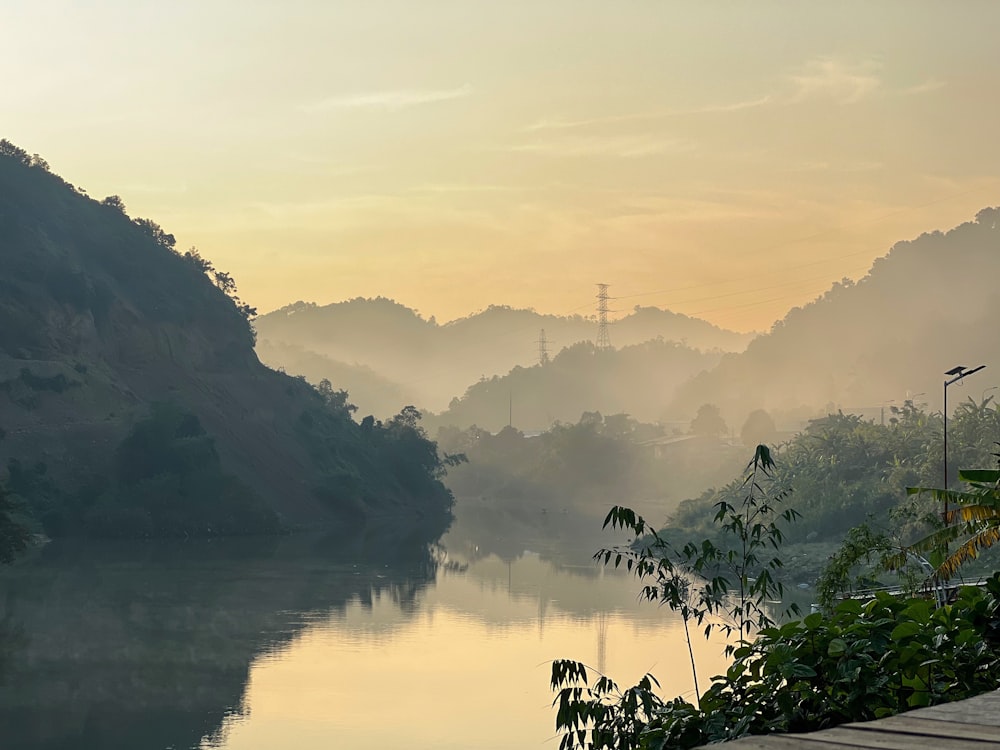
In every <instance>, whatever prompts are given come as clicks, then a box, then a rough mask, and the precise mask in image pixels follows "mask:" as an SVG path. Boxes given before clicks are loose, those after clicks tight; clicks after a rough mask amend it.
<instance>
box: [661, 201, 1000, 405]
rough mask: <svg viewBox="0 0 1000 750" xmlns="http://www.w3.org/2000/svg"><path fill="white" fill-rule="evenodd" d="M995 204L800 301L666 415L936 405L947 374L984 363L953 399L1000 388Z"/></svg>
mask: <svg viewBox="0 0 1000 750" xmlns="http://www.w3.org/2000/svg"><path fill="white" fill-rule="evenodd" d="M998 272H1000V209H997V208H986V209H983V210H982V211H980V212H979V213H978V214H977V215H976V218H975V220H974V221H971V222H967V223H965V224H962V225H960V226H958V227H955V228H954V229H952V230H950V231H948V232H933V233H931V234H924V235H921V236H920V237H918V238H917V239H915V240H912V241H907V242H899V243H897V244H896V245H895V246H894V247H893V248H892V249H891V251H890V252H889V253H888V254H887V255H886V256H884V257H882V258H879V259H878V260H876V261H875V263H874V264H873V265H872V268H871V270H870V271H869V273H868V274H867V275H866V276H865V277H864V278H862V279H861V280H859V281H858V282H857V283H852V282H850V281H845V282H842V283H838V284H835V285H834V286H833V287H832V288H831V289H830V290H829V291H828V292H827V293H826V294H824V295H823V296H822V297H820V298H819V299H817V300H815V301H814V302H812V303H811V304H808V305H806V306H805V307H802V308H795V309H793V310H792V311H791V312H789V313H788V314H787V315H786V316H785V318H784V319H783V320H782V321H780V322H778V323H777V324H776V325H775V326H774V328H773V329H772V330H771V332H770V333H768V334H766V335H763V336H760V337H758V338H757V339H755V340H754V341H752V342H751V343H750V345H749V346H748V347H747V349H746V351H745V352H743V353H740V354H731V355H727V356H726V357H724V358H723V360H722V362H720V364H719V366H718V367H716V368H715V369H714V370H712V371H711V372H707V373H703V374H701V375H700V376H698V377H696V378H695V379H694V380H692V381H691V382H690V383H687V384H686V385H685V386H684V387H682V388H681V389H679V391H678V392H677V396H676V398H675V400H674V404H673V406H672V407H671V413H672V414H674V415H676V416H677V417H678V418H683V417H684V416H690V414H691V413H692V411H693V409H694V408H697V405H698V404H702V403H714V404H716V405H718V406H719V407H720V408H721V410H722V413H723V415H724V416H725V418H726V419H727V420H728V421H730V422H731V423H733V422H735V423H739V421H740V420H741V419H742V418H744V417H745V415H746V414H747V413H748V412H749V411H751V410H753V409H756V408H759V407H763V408H766V409H769V410H771V411H773V412H781V411H793V410H800V411H801V410H802V408H803V407H808V408H807V409H806V411H815V410H824V409H825V411H823V413H826V411H830V410H835V409H837V408H840V409H843V411H844V412H854V413H861V414H864V415H866V416H868V417H872V416H877V414H878V413H879V409H880V407H881V406H882V405H885V406H886V407H887V409H888V405H891V404H893V403H895V404H897V405H900V404H902V403H903V402H904V400H905V399H906V398H907V397H910V398H913V399H915V400H916V401H917V402H922V403H927V404H929V405H930V407H931V408H940V406H941V399H942V393H941V391H942V385H941V384H942V381H943V380H944V372H945V371H946V370H949V369H951V368H952V367H953V366H956V365H964V366H966V367H973V366H975V365H979V364H986V365H988V367H989V369H987V370H985V371H984V372H983V373H982V374H979V375H976V376H975V377H974V378H972V379H970V380H968V381H966V382H964V383H963V384H962V385H961V386H954V387H953V388H952V389H950V394H949V397H950V398H954V399H955V400H954V402H953V403H955V404H957V403H958V402H959V400H963V399H964V398H966V396H968V395H972V396H974V398H975V400H977V401H978V400H979V399H980V396H981V395H982V391H983V390H985V389H987V388H989V387H991V386H993V385H995V384H997V383H1000V349H998V348H997V347H996V345H995V341H996V336H997V321H998V320H1000V290H998V287H997V281H996V280H997V274H998Z"/></svg>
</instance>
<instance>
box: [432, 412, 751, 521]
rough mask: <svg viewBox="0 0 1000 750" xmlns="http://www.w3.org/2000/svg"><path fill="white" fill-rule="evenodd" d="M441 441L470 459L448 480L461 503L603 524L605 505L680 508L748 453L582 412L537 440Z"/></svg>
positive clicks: (455, 432)
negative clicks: (496, 501) (478, 501)
mask: <svg viewBox="0 0 1000 750" xmlns="http://www.w3.org/2000/svg"><path fill="white" fill-rule="evenodd" d="M678 438H679V439H678ZM437 439H438V442H439V443H440V445H441V446H442V447H443V448H444V449H445V450H447V451H449V452H454V453H459V452H460V453H464V454H465V455H466V456H468V458H469V463H468V464H467V465H465V466H462V467H459V468H457V469H456V470H455V471H454V472H451V473H450V475H449V480H448V484H449V486H450V487H451V488H452V490H453V491H454V492H455V493H456V494H457V495H459V496H473V497H489V498H500V499H502V500H503V502H504V503H505V505H507V506H510V507H514V506H516V505H517V504H518V503H519V502H521V503H523V504H525V505H526V506H527V505H529V504H531V505H534V506H537V505H539V504H542V506H543V507H548V506H551V505H553V504H556V503H558V505H559V506H560V507H565V506H566V505H568V504H572V507H573V509H574V510H576V511H585V512H587V511H589V512H590V514H591V515H592V516H597V517H599V518H600V517H603V516H604V514H605V513H606V512H607V506H608V501H607V498H608V497H615V498H617V499H618V500H619V501H621V502H627V501H628V502H635V503H638V502H641V501H646V500H649V499H651V498H656V499H657V500H659V501H661V502H662V501H672V502H676V501H679V500H680V499H682V498H684V497H686V496H690V494H691V493H693V492H697V491H698V490H699V489H700V488H701V487H704V486H705V484H707V483H708V482H711V481H712V480H713V479H714V478H715V477H717V476H718V475H720V474H722V475H724V476H725V475H728V474H731V473H733V472H735V471H738V470H739V468H740V466H741V465H742V464H743V463H744V459H743V449H742V448H741V447H740V446H734V445H733V444H732V443H731V442H729V441H725V440H720V439H719V438H717V437H715V436H691V435H685V436H667V435H666V434H665V430H664V428H663V427H661V426H659V425H652V424H643V423H641V422H639V421H637V420H635V419H633V418H631V417H630V416H628V415H627V414H611V415H607V416H604V415H602V414H600V412H585V413H584V414H583V415H582V416H581V417H580V419H579V420H578V421H577V422H576V423H575V424H571V423H565V424H564V423H560V424H556V425H554V426H553V427H552V428H551V429H549V430H547V431H545V432H543V433H541V434H537V435H526V434H525V433H523V432H521V431H520V430H517V429H515V428H513V427H505V428H504V429H502V430H500V431H499V432H497V433H496V434H491V433H490V432H488V431H487V430H483V429H480V428H479V427H471V428H469V429H467V430H459V429H457V428H441V429H440V430H439V431H438V436H437Z"/></svg>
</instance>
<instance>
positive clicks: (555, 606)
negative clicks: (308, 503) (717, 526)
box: [0, 509, 725, 750]
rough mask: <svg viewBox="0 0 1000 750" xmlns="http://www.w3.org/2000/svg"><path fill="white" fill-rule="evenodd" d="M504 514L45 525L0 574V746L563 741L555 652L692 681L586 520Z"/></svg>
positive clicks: (92, 749)
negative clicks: (430, 519)
mask: <svg viewBox="0 0 1000 750" xmlns="http://www.w3.org/2000/svg"><path fill="white" fill-rule="evenodd" d="M509 521H510V519H501V518H498V517H496V516H491V515H490V514H488V513H485V512H475V513H473V512H470V511H465V512H463V511H462V510H461V509H460V511H459V520H458V522H457V523H456V525H455V526H454V527H453V528H452V530H451V531H450V532H449V533H448V534H447V535H446V536H445V537H444V538H443V539H442V540H440V542H439V543H437V544H435V545H431V546H428V545H427V544H426V540H425V539H422V538H421V537H420V536H419V535H418V534H413V535H411V536H405V535H403V536H400V535H399V534H395V535H392V536H385V535H380V534H374V533H373V534H371V535H370V536H369V537H368V538H352V539H350V540H343V539H341V540H330V539H307V538H283V539H278V540H273V539H272V540H230V541H225V542H212V543H196V544H193V543H156V544H149V543H145V544H141V545H140V544H103V545H69V544H57V543H53V544H51V545H48V547H47V548H45V549H44V550H42V551H41V552H40V553H38V554H36V555H35V556H33V557H32V558H31V559H29V560H26V561H23V562H22V563H20V564H18V565H16V566H14V567H13V568H11V569H9V570H6V571H4V572H3V573H0V680H2V684H0V747H3V748H5V750H6V749H7V748H10V749H11V750H15V749H20V748H24V749H25V750H35V749H40V748H46V749H50V748H51V749H55V748H75V749H77V750H97V749H98V748H100V749H102V750H103V749H104V748H109V749H111V748H114V749H117V748H122V749H123V750H124V749H126V748H127V749H128V750H135V749H139V748H178V749H179V748H225V749H226V750H264V749H270V748H300V749H302V750H314V749H315V750H320V749H321V748H322V749H323V750H326V749H327V748H336V747H345V748H388V747H406V748H414V749H416V748H533V747H538V748H542V747H557V746H558V742H557V740H555V739H554V732H553V719H554V712H553V710H552V709H551V702H552V694H551V693H550V691H549V688H548V679H549V669H550V667H549V665H550V662H551V661H552V659H555V658H574V659H579V660H581V661H584V662H586V663H588V664H590V665H592V666H594V667H597V668H601V669H603V670H605V671H606V672H607V673H608V674H609V675H611V676H612V677H614V678H615V679H617V680H618V681H619V683H631V682H634V681H635V680H637V679H638V678H639V677H641V676H642V674H644V673H645V672H647V671H651V672H653V674H655V675H656V676H657V678H658V679H659V680H660V682H661V683H662V685H663V687H664V692H665V693H666V694H669V695H675V694H682V693H683V694H690V693H691V691H692V684H691V675H690V669H689V665H688V660H687V659H688V657H687V651H686V645H685V643H684V639H683V630H682V628H681V625H680V623H679V622H678V621H676V620H674V619H673V618H672V617H671V616H670V613H669V612H666V611H664V610H658V609H657V608H655V607H653V606H651V605H640V604H639V603H638V601H637V598H636V593H637V589H638V587H637V585H636V583H635V581H634V580H632V579H629V578H627V577H624V576H620V575H615V574H611V573H606V572H604V571H601V570H599V569H598V568H596V567H595V566H594V565H592V564H591V563H590V561H589V555H590V553H592V552H593V550H594V549H596V547H598V546H600V545H601V544H607V543H608V542H609V541H610V540H609V539H608V538H607V537H603V536H601V535H600V534H599V533H598V534H596V535H594V534H591V536H590V537H587V535H586V531H585V526H587V525H592V524H593V522H592V521H587V522H585V523H584V522H583V521H579V524H580V527H579V528H574V524H573V523H572V522H570V521H569V520H568V519H566V518H565V517H563V518H555V519H550V518H547V517H541V518H538V519H520V522H514V523H510V522H509ZM597 525H598V526H599V523H598V524H597ZM695 645H696V649H697V651H696V654H697V658H698V661H699V672H700V673H701V674H702V675H703V679H704V680H705V682H706V683H707V677H708V676H709V675H711V674H716V673H718V672H719V671H721V670H722V669H724V664H725V662H724V660H723V657H722V653H721V645H720V644H718V643H716V644H704V643H703V642H701V641H700V640H699V641H698V642H697V643H696V644H695ZM703 687H704V685H703Z"/></svg>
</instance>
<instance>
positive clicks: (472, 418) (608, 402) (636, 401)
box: [428, 339, 722, 432]
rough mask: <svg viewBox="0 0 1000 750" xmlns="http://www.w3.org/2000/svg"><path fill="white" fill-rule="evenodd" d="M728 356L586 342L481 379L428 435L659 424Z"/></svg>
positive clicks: (437, 418) (664, 345)
mask: <svg viewBox="0 0 1000 750" xmlns="http://www.w3.org/2000/svg"><path fill="white" fill-rule="evenodd" d="M721 356H722V354H721V352H718V351H714V352H702V351H699V350H697V349H691V348H690V347H687V346H684V345H683V344H679V343H677V342H674V341H665V340H663V339H656V340H652V341H646V342H644V343H641V344H634V345H632V346H625V347H622V348H620V349H598V348H597V347H596V346H594V345H593V344H592V343H590V342H582V343H579V344H575V345H573V346H571V347H567V348H566V349H564V350H562V351H561V352H559V354H558V355H557V356H556V357H555V358H554V359H552V360H551V361H549V362H547V363H545V364H541V365H534V366H531V367H515V368H514V369H512V370H511V371H510V372H508V373H507V374H506V375H504V376H502V377H500V376H494V377H492V378H483V379H481V380H480V381H479V382H477V383H474V384H473V385H471V386H469V388H468V389H466V391H465V393H464V394H463V395H462V397H461V398H454V399H452V401H451V404H450V405H449V406H448V409H447V410H445V411H444V412H442V413H440V414H437V415H433V416H428V428H429V429H431V431H432V432H433V428H435V427H437V426H444V425H449V426H456V427H462V428H464V427H469V426H471V425H477V426H478V427H481V428H483V429H487V430H490V431H492V432H496V431H497V430H499V429H501V428H502V427H503V426H505V425H507V424H508V423H510V424H512V425H513V426H515V427H517V428H518V429H521V430H525V431H529V432H540V431H543V430H547V429H548V428H549V427H550V426H552V425H553V424H555V423H557V422H569V423H573V422H576V421H577V420H578V419H579V418H580V415H581V414H583V413H584V412H594V411H596V412H600V413H602V414H619V413H625V414H628V415H630V416H632V417H634V418H636V419H638V420H640V421H644V422H654V421H658V420H660V419H661V418H662V417H663V415H664V412H665V410H666V407H667V406H668V405H669V404H670V403H671V401H672V400H673V397H674V394H675V391H676V388H677V387H678V386H679V385H681V384H682V383H683V382H685V381H686V380H688V379H689V378H691V377H692V376H694V375H696V374H697V373H699V372H702V371H704V370H708V369H711V368H712V367H713V366H714V365H715V364H716V363H717V362H718V361H719V359H720V358H721ZM685 426H686V425H685Z"/></svg>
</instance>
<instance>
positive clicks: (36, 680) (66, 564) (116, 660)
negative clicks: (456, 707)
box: [0, 536, 436, 750]
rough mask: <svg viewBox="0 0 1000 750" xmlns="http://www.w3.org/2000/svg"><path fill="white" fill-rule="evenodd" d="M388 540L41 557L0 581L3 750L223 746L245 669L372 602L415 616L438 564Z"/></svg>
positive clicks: (67, 549) (116, 549) (60, 551)
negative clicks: (5, 644)
mask: <svg viewBox="0 0 1000 750" xmlns="http://www.w3.org/2000/svg"><path fill="white" fill-rule="evenodd" d="M332 541H339V542H340V543H341V545H342V546H341V547H339V548H338V547H337V546H335V545H333V544H331V542H332ZM390 541H391V542H392V544H391V545H388V544H384V545H381V547H377V546H376V547H373V548H369V547H368V546H367V545H365V544H364V543H363V541H358V540H353V541H351V542H350V543H349V544H348V543H347V540H329V539H308V540H307V539H302V538H282V539H263V540H262V539H246V540H226V541H223V542H197V543H191V542H188V543H181V542H173V543H169V542H168V543H161V542H158V543H141V544H137V543H128V544H123V543H115V544H107V543H105V544H101V545H90V544H88V545H85V544H62V543H53V544H51V545H49V546H48V547H46V548H45V549H43V550H41V552H40V553H39V554H38V555H37V557H36V559H32V560H27V561H24V562H22V563H21V564H19V565H17V566H14V567H13V568H12V569H10V570H7V571H4V572H3V574H2V576H0V621H3V622H7V623H11V624H12V627H15V628H16V629H17V631H18V632H21V633H23V634H24V639H23V642H22V643H19V644H14V647H12V648H10V649H8V650H7V660H6V663H5V668H4V672H3V674H2V684H0V737H3V746H4V747H12V748H26V749H28V748H31V749H34V748H52V749H53V750H54V749H55V748H74V749H75V750H80V749H83V750H89V749H90V748H93V749H95V750H96V749H97V748H101V749H102V750H105V749H116V748H122V749H123V750H125V749H126V748H127V749H128V750H133V749H134V748H154V747H158V748H190V747H197V746H199V745H200V744H201V742H202V739H203V738H204V737H218V736H219V729H220V727H221V726H223V724H224V722H225V721H226V719H227V717H230V716H232V715H240V714H243V713H245V712H246V709H247V706H246V703H245V700H244V696H245V689H246V684H247V681H248V679H249V675H250V667H251V664H252V663H253V662H254V660H255V659H257V658H259V657H260V656H261V655H266V654H275V653H280V652H281V651H282V650H283V649H285V648H286V647H287V646H288V644H289V643H291V642H292V641H293V640H294V639H295V638H297V637H298V636H299V634H300V633H301V632H302V631H303V630H304V629H305V628H307V627H308V625H309V624H310V622H313V621H315V620H316V618H317V617H319V616H326V614H327V613H329V612H331V611H337V610H338V609H340V610H343V608H344V607H346V606H347V604H348V602H354V603H355V604H354V605H353V606H359V607H361V608H364V607H366V606H368V607H373V606H374V605H375V602H376V600H377V599H378V598H379V597H385V598H388V599H391V600H392V601H393V602H394V606H395V607H396V608H397V609H398V610H399V611H400V612H407V611H412V603H413V602H414V601H415V600H416V598H417V595H418V592H419V590H420V588H421V587H423V586H426V585H428V584H429V583H431V582H432V581H433V577H434V572H435V569H436V563H435V561H434V558H433V556H432V555H431V554H430V553H429V551H428V549H427V546H426V543H424V544H423V545H420V544H417V545H416V546H415V547H414V546H413V545H411V544H410V542H412V541H417V540H416V539H413V538H402V539H400V538H399V537H398V536H397V537H394V538H392V539H391V540H390ZM345 546H346V547H347V549H344V547H345ZM345 552H346V553H348V554H349V555H350V556H349V557H348V559H350V560H352V562H346V561H345V559H344V557H343V553H345Z"/></svg>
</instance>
